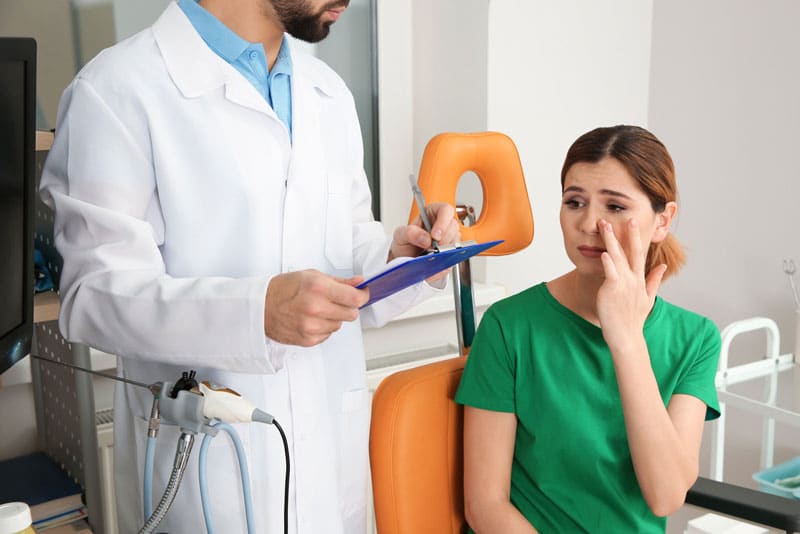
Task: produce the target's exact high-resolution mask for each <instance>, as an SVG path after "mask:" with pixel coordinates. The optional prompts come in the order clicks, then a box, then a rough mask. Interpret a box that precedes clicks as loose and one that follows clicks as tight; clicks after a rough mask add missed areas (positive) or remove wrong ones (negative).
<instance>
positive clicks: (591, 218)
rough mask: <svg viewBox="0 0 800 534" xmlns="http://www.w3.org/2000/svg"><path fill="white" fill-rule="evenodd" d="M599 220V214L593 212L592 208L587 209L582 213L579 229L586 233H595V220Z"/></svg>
mask: <svg viewBox="0 0 800 534" xmlns="http://www.w3.org/2000/svg"><path fill="white" fill-rule="evenodd" d="M599 220H600V214H598V213H595V212H594V210H591V209H587V210H586V211H584V213H583V217H582V218H581V221H580V230H581V232H584V233H586V234H597V233H599V230H598V228H597V222H598V221H599Z"/></svg>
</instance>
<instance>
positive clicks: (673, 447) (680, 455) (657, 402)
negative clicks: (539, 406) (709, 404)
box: [612, 338, 706, 516]
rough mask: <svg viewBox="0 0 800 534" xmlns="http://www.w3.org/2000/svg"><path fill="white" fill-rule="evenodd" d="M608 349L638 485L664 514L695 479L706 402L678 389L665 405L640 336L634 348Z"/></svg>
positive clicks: (656, 511)
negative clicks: (610, 352)
mask: <svg viewBox="0 0 800 534" xmlns="http://www.w3.org/2000/svg"><path fill="white" fill-rule="evenodd" d="M612 355H613V357H614V367H615V369H616V374H617V383H618V385H619V392H620V398H621V400H622V411H623V414H624V417H625V430H626V432H627V435H628V446H629V447H630V450H631V458H632V460H633V468H634V471H635V472H636V478H637V480H638V481H639V487H640V488H641V490H642V495H643V496H644V499H645V501H646V502H647V505H648V506H649V507H650V509H651V510H652V511H653V513H654V514H655V515H658V516H667V515H669V514H671V513H673V512H675V511H676V510H678V509H679V508H680V507H681V506H682V505H683V502H684V500H685V499H686V492H687V491H688V490H689V488H690V487H691V486H692V484H694V482H695V480H696V479H697V473H698V462H699V460H698V456H699V451H700V440H701V438H702V435H703V423H704V420H705V413H706V406H705V404H704V403H703V402H702V401H701V400H700V399H698V398H696V397H692V396H690V395H682V394H678V395H674V396H673V397H672V399H671V400H670V402H669V406H668V407H667V408H665V407H664V403H663V401H662V399H661V395H660V393H659V391H658V384H657V383H656V380H655V377H654V375H653V370H652V367H651V366H650V356H649V353H648V351H647V345H646V344H645V343H644V338H642V340H641V346H640V348H639V350H638V351H637V352H631V353H628V354H626V353H623V352H621V351H618V352H616V353H615V352H614V351H612Z"/></svg>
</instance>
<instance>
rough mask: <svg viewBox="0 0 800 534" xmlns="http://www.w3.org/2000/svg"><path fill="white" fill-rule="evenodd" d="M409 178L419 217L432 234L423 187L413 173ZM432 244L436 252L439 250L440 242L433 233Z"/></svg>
mask: <svg viewBox="0 0 800 534" xmlns="http://www.w3.org/2000/svg"><path fill="white" fill-rule="evenodd" d="M408 180H409V181H410V182H411V191H412V192H413V193H414V201H415V202H416V203H417V209H419V217H420V219H422V224H423V225H424V226H425V229H426V230H427V231H428V233H429V234H430V233H431V230H432V228H433V227H432V226H431V220H430V219H429V218H428V212H427V211H425V197H424V196H422V189H420V188H419V185H417V181H416V180H415V179H414V175H413V174H409V175H408ZM431 246H432V247H433V250H434V252H439V243H438V242H437V241H436V240H435V239H433V235H431Z"/></svg>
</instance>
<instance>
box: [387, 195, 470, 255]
mask: <svg viewBox="0 0 800 534" xmlns="http://www.w3.org/2000/svg"><path fill="white" fill-rule="evenodd" d="M425 211H426V212H427V214H428V219H429V220H430V221H431V233H430V234H429V233H428V231H427V230H426V229H425V226H424V225H423V224H422V218H421V217H420V216H419V215H418V216H417V218H416V219H414V221H413V222H412V223H411V224H409V225H407V226H400V227H398V228H397V229H396V230H395V231H394V236H393V239H392V248H391V249H389V257H388V259H387V261H391V260H393V259H394V258H399V257H401V256H411V257H416V256H419V255H420V254H424V253H425V252H426V251H427V250H428V249H429V248H431V244H432V241H433V239H435V240H436V241H437V242H438V243H439V246H444V245H452V244H453V243H455V242H456V241H458V240H459V239H461V230H460V229H459V226H458V223H457V222H456V219H455V215H456V210H455V209H454V208H453V206H451V205H450V204H446V203H444V202H434V203H432V204H428V205H427V206H425Z"/></svg>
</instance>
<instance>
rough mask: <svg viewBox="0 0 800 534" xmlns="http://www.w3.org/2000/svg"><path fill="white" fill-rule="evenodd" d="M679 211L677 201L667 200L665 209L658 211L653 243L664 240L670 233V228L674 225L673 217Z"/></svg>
mask: <svg viewBox="0 0 800 534" xmlns="http://www.w3.org/2000/svg"><path fill="white" fill-rule="evenodd" d="M677 212H678V205H677V204H676V203H675V202H667V204H666V206H664V210H663V211H661V212H660V213H656V230H655V232H653V239H651V241H652V242H653V243H658V242H660V241H664V239H666V238H667V235H669V228H670V226H671V225H672V219H674V218H675V214H676V213H677Z"/></svg>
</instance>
